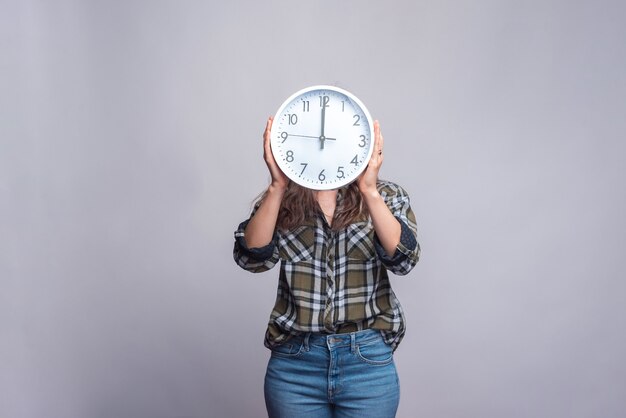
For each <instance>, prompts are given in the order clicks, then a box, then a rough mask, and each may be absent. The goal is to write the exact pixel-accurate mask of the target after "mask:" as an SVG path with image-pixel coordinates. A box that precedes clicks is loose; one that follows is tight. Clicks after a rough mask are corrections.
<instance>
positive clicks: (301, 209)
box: [256, 181, 369, 231]
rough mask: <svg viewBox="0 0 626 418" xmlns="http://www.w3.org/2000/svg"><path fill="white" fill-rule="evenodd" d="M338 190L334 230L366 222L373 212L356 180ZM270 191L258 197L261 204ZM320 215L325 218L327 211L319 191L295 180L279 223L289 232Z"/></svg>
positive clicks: (279, 212)
mask: <svg viewBox="0 0 626 418" xmlns="http://www.w3.org/2000/svg"><path fill="white" fill-rule="evenodd" d="M338 192H339V197H338V199H337V207H336V208H335V213H334V214H333V221H332V225H331V229H333V230H335V231H337V230H340V229H343V228H345V227H346V226H348V225H349V224H351V223H353V222H360V221H366V220H367V219H368V218H369V212H368V210H367V207H366V206H365V203H364V202H363V198H362V197H361V192H359V189H358V187H357V185H356V183H351V184H349V185H348V186H346V187H343V188H341V189H339V191H338ZM266 194H267V192H264V193H263V194H262V195H261V196H260V198H259V199H257V203H256V205H257V206H258V205H260V204H261V202H262V201H263V199H265V196H266ZM318 216H322V217H323V216H324V213H323V212H322V208H321V207H320V205H319V203H318V202H317V199H316V198H315V192H314V191H313V190H311V189H307V188H305V187H302V186H299V185H298V184H296V183H294V182H293V181H292V182H289V186H288V187H287V190H286V191H285V195H284V196H283V200H282V202H281V205H280V210H279V211H278V219H277V221H276V226H277V227H278V228H279V229H281V230H283V231H287V230H290V229H294V228H296V227H298V226H300V225H303V224H305V223H308V222H311V221H312V220H313V219H315V218H316V217H318Z"/></svg>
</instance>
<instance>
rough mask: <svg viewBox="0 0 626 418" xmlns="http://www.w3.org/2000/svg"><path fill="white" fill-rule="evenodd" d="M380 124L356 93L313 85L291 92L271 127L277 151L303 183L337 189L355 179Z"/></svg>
mask: <svg viewBox="0 0 626 418" xmlns="http://www.w3.org/2000/svg"><path fill="white" fill-rule="evenodd" d="M373 136H374V123H373V121H372V117H371V116H370V113H369V112H368V110H367V108H366V107H365V105H363V103H362V102H361V101H360V100H359V99H358V98H357V97H356V96H354V95H353V94H352V93H350V92H348V91H346V90H343V89H340V88H338V87H333V86H323V85H320V86H312V87H307V88H305V89H302V90H300V91H298V92H296V93H294V94H293V95H291V96H290V97H289V98H288V99H287V100H285V101H284V102H283V104H282V105H281V106H280V107H279V108H278V111H277V112H276V116H275V117H274V122H273V124H272V130H271V140H270V143H271V147H272V154H273V155H274V159H275V160H276V163H277V164H278V166H279V167H280V169H281V170H282V171H283V172H284V173H285V175H286V176H287V177H289V178H290V179H291V180H292V181H294V182H296V183H297V184H299V185H301V186H303V187H307V188H309V189H314V190H331V189H337V188H340V187H342V186H345V185H347V184H349V183H351V182H352V181H354V180H355V179H356V178H357V177H358V176H359V174H361V173H362V172H363V170H365V168H366V167H367V164H368V162H369V160H370V156H371V155H372V150H373V148H374V144H373Z"/></svg>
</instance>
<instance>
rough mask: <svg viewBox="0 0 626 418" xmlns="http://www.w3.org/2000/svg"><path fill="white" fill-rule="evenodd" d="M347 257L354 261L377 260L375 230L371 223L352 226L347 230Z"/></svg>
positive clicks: (358, 223)
mask: <svg viewBox="0 0 626 418" xmlns="http://www.w3.org/2000/svg"><path fill="white" fill-rule="evenodd" d="M346 255H347V257H348V259H352V260H372V259H374V258H376V249H375V248H374V228H373V227H372V224H371V223H370V222H356V223H353V224H350V225H349V226H348V228H347V230H346Z"/></svg>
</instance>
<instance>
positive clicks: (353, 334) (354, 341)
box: [350, 332, 356, 354]
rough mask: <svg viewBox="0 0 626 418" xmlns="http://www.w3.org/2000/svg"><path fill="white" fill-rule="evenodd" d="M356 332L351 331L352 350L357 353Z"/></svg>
mask: <svg viewBox="0 0 626 418" xmlns="http://www.w3.org/2000/svg"><path fill="white" fill-rule="evenodd" d="M355 334H356V333H355V332H351V333H350V352H351V353H352V354H354V353H356V335H355Z"/></svg>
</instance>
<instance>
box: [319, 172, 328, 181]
mask: <svg viewBox="0 0 626 418" xmlns="http://www.w3.org/2000/svg"><path fill="white" fill-rule="evenodd" d="M324 171H326V170H322V171H320V175H319V176H317V179H318V180H319V181H324V180H326V175H325V174H324Z"/></svg>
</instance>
